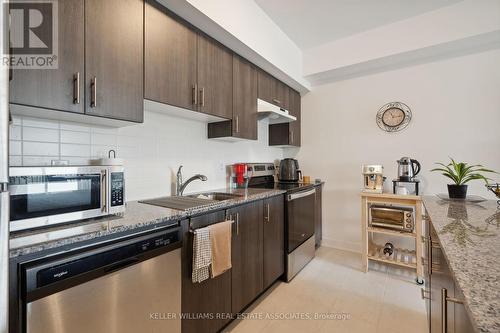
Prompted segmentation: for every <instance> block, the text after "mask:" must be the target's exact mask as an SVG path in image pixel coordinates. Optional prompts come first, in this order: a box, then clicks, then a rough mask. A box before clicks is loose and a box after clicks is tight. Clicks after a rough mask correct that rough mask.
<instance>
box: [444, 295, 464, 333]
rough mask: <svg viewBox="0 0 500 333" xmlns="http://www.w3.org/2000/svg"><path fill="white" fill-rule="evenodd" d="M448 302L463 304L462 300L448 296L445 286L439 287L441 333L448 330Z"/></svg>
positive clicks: (445, 332)
mask: <svg viewBox="0 0 500 333" xmlns="http://www.w3.org/2000/svg"><path fill="white" fill-rule="evenodd" d="M448 302H453V303H457V304H464V301H463V300H460V299H458V298H455V297H448V290H447V289H446V288H442V289H441V332H442V333H447V331H448Z"/></svg>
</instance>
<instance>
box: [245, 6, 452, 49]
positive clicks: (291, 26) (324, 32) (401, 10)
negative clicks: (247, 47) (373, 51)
mask: <svg viewBox="0 0 500 333" xmlns="http://www.w3.org/2000/svg"><path fill="white" fill-rule="evenodd" d="M460 1H461V0H255V2H256V3H257V4H258V5H259V6H260V7H261V8H262V9H263V10H264V12H266V14H267V15H268V16H269V17H270V18H271V19H272V20H273V21H274V22H275V23H276V24H277V25H278V26H279V27H280V28H281V30H283V32H285V34H287V35H288V37H290V39H291V40H292V41H293V42H295V44H297V46H298V47H299V48H301V49H303V50H304V49H308V48H311V47H314V46H318V45H321V44H324V43H327V42H330V41H334V40H337V39H340V38H344V37H347V36H350V35H354V34H356V33H359V32H363V31H367V30H370V29H374V28H376V27H379V26H382V25H385V24H389V23H393V22H396V21H400V20H403V19H406V18H409V17H412V16H416V15H419V14H423V13H425V12H428V11H432V10H436V9H438V8H441V7H444V6H448V5H451V4H454V3H457V2H460Z"/></svg>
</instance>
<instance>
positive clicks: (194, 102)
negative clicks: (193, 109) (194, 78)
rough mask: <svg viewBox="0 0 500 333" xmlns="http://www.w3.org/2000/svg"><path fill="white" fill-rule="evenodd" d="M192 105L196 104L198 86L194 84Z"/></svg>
mask: <svg viewBox="0 0 500 333" xmlns="http://www.w3.org/2000/svg"><path fill="white" fill-rule="evenodd" d="M192 97H193V104H194V105H197V104H198V85H197V84H196V83H195V84H194V85H193V89H192Z"/></svg>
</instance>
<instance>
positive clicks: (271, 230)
mask: <svg viewBox="0 0 500 333" xmlns="http://www.w3.org/2000/svg"><path fill="white" fill-rule="evenodd" d="M284 225H285V200H284V197H283V196H282V195H280V196H276V197H273V198H269V199H265V200H264V236H263V239H264V245H263V246H264V264H263V265H264V289H266V288H267V287H269V286H271V285H272V284H273V283H274V281H276V280H277V279H278V278H279V277H280V276H281V275H283V273H284V272H285V249H284V245H285V240H284V235H285V229H284V228H285V227H284Z"/></svg>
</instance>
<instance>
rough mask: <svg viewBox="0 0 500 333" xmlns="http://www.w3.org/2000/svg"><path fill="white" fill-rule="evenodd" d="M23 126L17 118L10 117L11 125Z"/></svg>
mask: <svg viewBox="0 0 500 333" xmlns="http://www.w3.org/2000/svg"><path fill="white" fill-rule="evenodd" d="M22 124H23V120H22V118H21V117H19V116H12V125H17V126H21V125H22Z"/></svg>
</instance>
